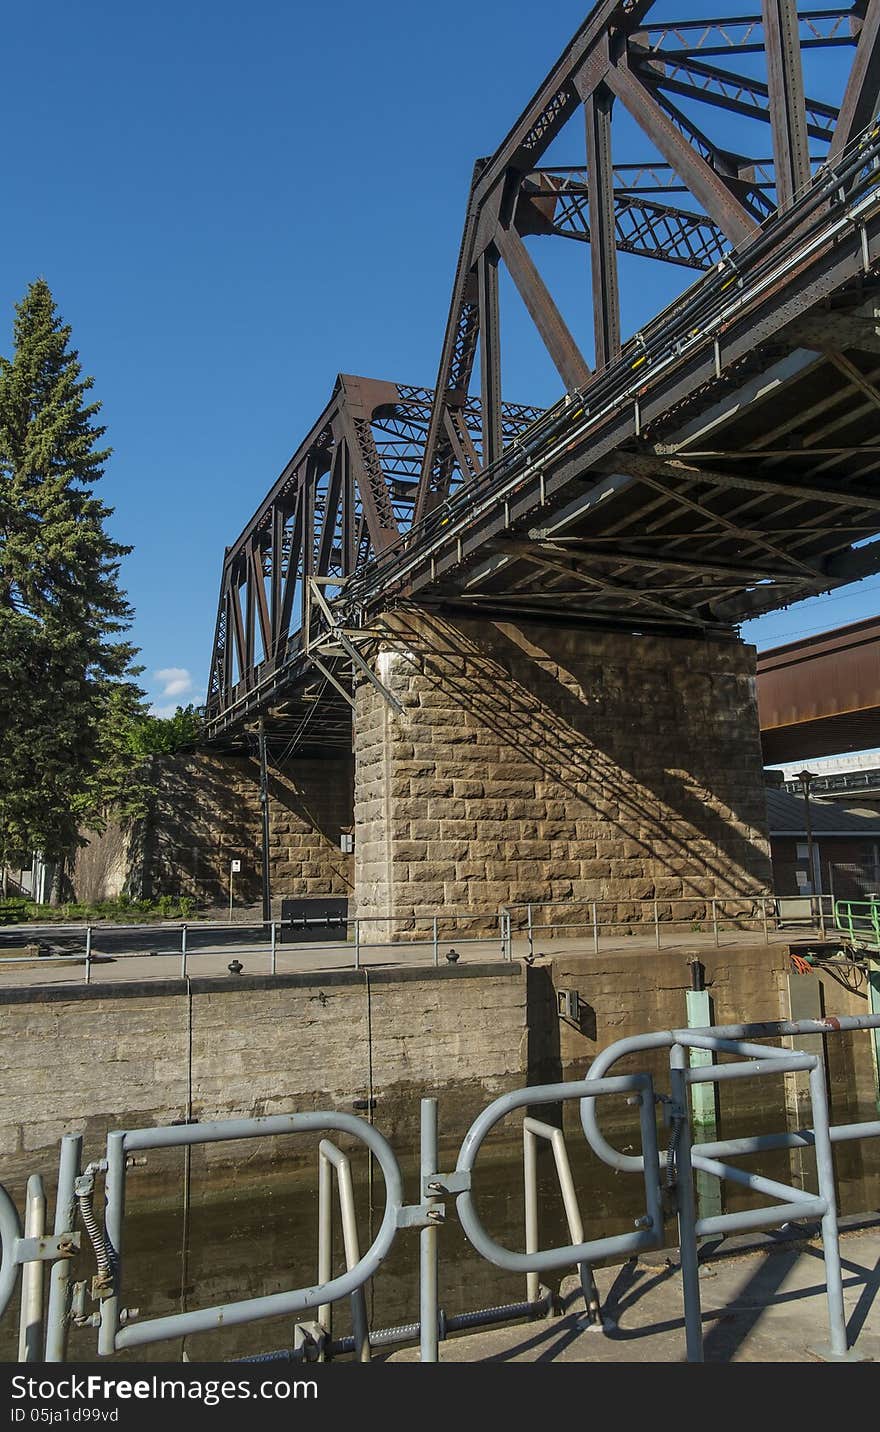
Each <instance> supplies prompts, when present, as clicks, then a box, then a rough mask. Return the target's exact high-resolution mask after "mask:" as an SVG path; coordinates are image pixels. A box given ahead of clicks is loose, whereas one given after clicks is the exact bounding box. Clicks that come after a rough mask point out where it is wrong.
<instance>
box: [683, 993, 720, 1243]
mask: <svg viewBox="0 0 880 1432" xmlns="http://www.w3.org/2000/svg"><path fill="white" fill-rule="evenodd" d="M685 1000H686V1001H687V1022H688V1029H708V1028H709V1027H710V1026H711V1024H712V996H711V995H710V994H709V991H708V990H705V989H700V990H696V989H689V990H687V991H686V992H685ZM713 1062H714V1055H713V1054H712V1052H711V1050H709V1049H691V1051H690V1065H691V1068H692V1069H696V1068H698V1067H701V1066H703V1065H705V1064H712V1063H713ZM691 1119H692V1125H693V1131H694V1133H693V1137H694V1143H695V1144H702V1143H713V1142H714V1141H715V1139H717V1137H718V1092H717V1085H715V1084H711V1083H706V1084H692V1085H691ZM696 1183H697V1212H698V1216H699V1217H700V1218H714V1217H716V1216H717V1215H719V1214H721V1212H722V1201H721V1181H720V1179H717V1178H715V1177H714V1175H713V1174H710V1173H704V1172H703V1171H702V1170H698V1171H697V1175H696Z"/></svg>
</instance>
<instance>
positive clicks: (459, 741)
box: [355, 613, 770, 929]
mask: <svg viewBox="0 0 880 1432" xmlns="http://www.w3.org/2000/svg"><path fill="white" fill-rule="evenodd" d="M387 625H388V628H389V635H388V638H387V640H386V641H385V642H384V643H383V646H382V648H381V649H380V651H379V653H378V656H377V658H376V670H377V674H378V675H379V677H380V678H381V680H382V681H383V682H384V683H385V684H386V686H388V687H389V688H390V689H391V690H392V691H393V692H394V693H395V695H396V696H397V698H398V700H399V701H400V702H401V703H402V705H403V707H404V711H403V715H402V716H400V717H398V716H396V715H395V714H394V712H393V711H392V710H391V708H390V707H389V706H388V704H387V703H386V702H384V701H383V699H382V697H381V696H380V695H379V694H378V693H377V692H376V691H375V689H374V688H373V687H372V686H370V685H362V686H360V687H359V689H358V692H357V709H356V717H355V732H356V734H355V761H356V774H355V832H356V834H355V891H356V902H357V908H358V913H359V914H360V915H361V916H363V917H369V916H370V915H376V916H384V917H391V918H392V919H393V920H394V922H395V925H396V927H397V928H399V929H405V928H406V927H407V924H408V923H409V924H411V923H412V921H413V918H414V917H417V916H418V915H419V914H420V913H421V914H424V913H426V912H429V911H432V910H437V909H440V908H444V907H445V908H446V909H447V910H450V909H463V910H487V911H491V910H497V909H498V908H499V907H500V906H502V905H506V904H510V903H516V902H526V901H534V902H538V901H559V902H563V901H570V900H592V899H600V900H606V901H608V900H610V901H614V902H618V914H619V917H620V918H621V919H626V918H628V916H629V915H630V913H631V910H630V907H631V906H632V903H633V902H637V901H640V900H653V899H655V898H656V899H660V900H666V901H669V900H672V899H678V898H682V897H687V896H688V895H689V894H691V895H694V896H696V895H698V894H703V895H705V894H716V893H717V894H729V893H740V892H745V891H759V890H761V889H763V888H766V887H767V885H768V882H769V876H770V866H769V852H768V842H767V834H766V811H765V803H764V788H763V778H762V762H761V751H760V742H759V730H758V718H757V708H756V700H755V682H754V665H755V653H754V648H752V647H747V646H745V645H744V644H743V643H741V642H739V641H734V640H731V641H726V642H720V641H710V640H703V639H673V638H664V637H657V636H641V637H638V636H630V635H618V634H613V633H602V632H594V631H588V630H584V629H578V628H573V627H571V628H562V627H549V626H544V625H540V624H538V623H527V622H510V621H483V620H468V619H458V618H455V619H452V618H445V617H440V616H434V615H431V614H426V613H395V614H393V615H392V616H390V617H388V618H387ZM632 913H634V911H633V912H632ZM681 913H682V912H681V910H679V914H681ZM557 918H559V917H558V912H557Z"/></svg>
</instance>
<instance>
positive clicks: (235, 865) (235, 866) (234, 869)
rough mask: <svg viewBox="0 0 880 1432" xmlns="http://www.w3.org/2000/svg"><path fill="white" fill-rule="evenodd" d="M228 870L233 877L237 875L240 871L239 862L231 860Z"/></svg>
mask: <svg viewBox="0 0 880 1432" xmlns="http://www.w3.org/2000/svg"><path fill="white" fill-rule="evenodd" d="M229 868H230V870H231V871H232V873H233V875H238V874H239V873H240V871H241V861H240V860H233V861H232V863H231V864H230V866H229Z"/></svg>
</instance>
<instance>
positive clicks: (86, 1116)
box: [0, 945, 876, 1207]
mask: <svg viewBox="0 0 880 1432" xmlns="http://www.w3.org/2000/svg"><path fill="white" fill-rule="evenodd" d="M689 958H691V955H690V953H689V952H688V951H687V950H686V949H681V950H669V951H662V952H658V953H657V954H656V955H655V954H650V955H649V954H644V953H638V954H627V953H625V952H623V953H611V954H603V955H600V956H596V955H593V954H578V953H576V952H573V953H570V954H565V955H560V956H557V957H554V958H552V959H551V958H548V959H539V960H537V961H536V962H535V964H534V965H533V966H531V967H529V966H527V965H524V964H520V963H518V962H517V963H513V964H510V965H504V964H501V963H500V962H499V963H496V964H494V965H492V964H477V963H474V964H467V963H463V964H461V965H458V966H456V967H444V968H440V969H438V970H433V969H432V970H416V969H413V970H400V969H376V970H372V971H335V972H334V971H330V972H324V973H315V974H300V975H282V976H277V977H276V978H274V979H271V978H268V977H261V976H247V975H244V976H240V977H238V978H232V977H225V978H206V979H191V980H190V981H189V982H186V981H180V980H168V981H149V982H137V983H135V982H133V983H131V984H112V985H104V986H101V985H100V984H95V985H92V986H77V987H68V988H64V987H62V986H58V987H46V986H43V987H39V988H30V989H25V988H22V989H3V990H0V1032H2V1036H3V1037H2V1040H0V1076H2V1081H3V1091H4V1099H3V1101H2V1105H0V1181H2V1182H3V1183H5V1184H7V1186H9V1187H10V1188H11V1189H14V1190H15V1192H16V1194H20V1192H21V1190H22V1189H23V1187H24V1182H25V1180H26V1178H27V1175H28V1174H30V1173H34V1172H40V1173H42V1174H44V1176H45V1177H46V1178H47V1179H48V1180H49V1182H50V1184H51V1183H52V1182H53V1181H54V1178H55V1173H56V1170H57V1143H58V1140H59V1139H60V1138H61V1136H62V1134H64V1133H67V1132H79V1133H82V1134H83V1135H84V1140H85V1147H84V1152H85V1156H86V1158H87V1159H91V1158H96V1157H100V1155H101V1153H102V1151H103V1148H104V1145H105V1142H106V1135H107V1131H108V1130H109V1129H113V1128H138V1127H143V1126H152V1125H154V1124H169V1123H172V1122H175V1121H177V1122H180V1121H182V1120H187V1119H193V1120H201V1121H205V1120H209V1119H215V1118H231V1117H241V1116H257V1115H263V1114H275V1113H290V1112H296V1111H297V1110H300V1111H301V1110H309V1109H340V1110H343V1111H347V1112H356V1111H358V1109H361V1110H363V1109H365V1107H366V1106H368V1104H369V1101H370V1100H371V1099H372V1100H373V1101H374V1102H373V1106H372V1109H371V1110H370V1112H369V1114H368V1115H365V1116H368V1117H370V1118H372V1120H373V1122H374V1123H375V1124H376V1126H377V1127H378V1128H379V1129H381V1130H382V1132H383V1133H384V1134H386V1135H387V1137H388V1138H390V1139H391V1141H392V1143H393V1145H394V1147H395V1149H396V1151H397V1153H398V1155H399V1156H400V1157H407V1156H412V1155H414V1154H415V1152H416V1151H417V1149H418V1120H419V1100H420V1099H421V1098H422V1097H424V1096H426V1095H433V1096H436V1097H438V1098H439V1100H440V1129H441V1137H442V1140H443V1143H444V1146H445V1148H446V1149H447V1150H449V1151H450V1156H451V1154H452V1153H453V1152H454V1150H455V1148H457V1146H458V1144H459V1143H460V1142H461V1139H462V1138H463V1136H464V1134H465V1132H466V1130H467V1128H468V1126H469V1125H470V1123H471V1121H472V1120H473V1118H474V1117H475V1116H476V1114H477V1113H478V1112H479V1111H480V1110H481V1109H482V1108H483V1107H484V1106H485V1105H486V1104H488V1103H489V1102H490V1101H491V1100H492V1099H493V1098H495V1097H496V1096H497V1095H498V1094H500V1093H503V1092H505V1091H506V1090H508V1089H512V1088H518V1087H522V1086H524V1085H527V1084H536V1083H556V1082H558V1081H559V1080H561V1079H574V1078H582V1077H584V1076H585V1075H586V1074H587V1072H588V1071H589V1068H590V1065H591V1063H592V1061H593V1059H594V1057H595V1055H596V1054H597V1053H599V1052H600V1050H602V1049H604V1048H605V1047H606V1046H607V1045H608V1044H610V1043H612V1042H613V1041H614V1040H617V1039H622V1038H626V1037H628V1036H629V1035H632V1034H639V1033H643V1032H645V1031H648V1030H650V1029H656V1028H669V1027H676V1026H681V1025H683V1024H685V1023H686V1010H685V991H686V990H687V989H688V988H689V986H690V982H691V981H690V968H689V964H688V960H689ZM700 958H701V959H702V960H703V962H704V964H705V967H706V981H707V985H708V987H709V988H710V990H711V995H712V999H713V1002H714V1018H715V1021H716V1022H717V1023H737V1022H739V1021H745V1020H773V1019H787V1018H790V1017H792V1016H794V1017H804V1006H803V1001H804V999H805V998H809V1000H811V1001H812V1004H811V1007H810V1012H811V1013H815V1014H819V1013H829V1014H830V1013H836V1014H838V1015H841V1014H856V1013H861V1012H864V1008H865V1001H864V998H863V997H862V998H860V997H859V996H858V994H857V993H853V992H851V991H849V990H845V989H843V988H841V987H840V985H839V984H838V983H836V982H834V981H833V979H832V977H831V973H830V972H829V973H828V974H825V975H822V974H821V973H820V974H814V975H810V976H799V975H791V976H789V973H788V958H787V953H786V951H785V948H784V947H782V946H772V947H768V946H766V945H755V946H742V945H738V946H736V947H733V948H731V949H729V950H725V949H720V950H705V949H704V950H701V951H700ZM560 990H568V991H576V992H577V994H578V996H579V998H580V1000H581V1002H582V1009H581V1015H580V1019H579V1022H578V1024H577V1025H574V1024H573V1023H572V1022H571V1021H569V1020H567V1019H565V1018H562V1017H560V1015H559V1012H558V1007H557V994H558V992H559V991H560ZM793 997H794V998H793ZM826 1043H827V1055H828V1066H829V1076H830V1086H831V1092H832V1101H833V1105H834V1107H835V1111H836V1115H837V1118H838V1119H842V1120H843V1121H845V1120H846V1118H847V1117H848V1116H849V1117H855V1115H853V1114H852V1113H851V1110H852V1103H851V1102H849V1103H847V1100H849V1101H852V1100H853V1099H857V1100H859V1101H861V1107H862V1113H861V1117H873V1112H872V1111H873V1108H874V1099H875V1092H874V1072H873V1058H872V1053H871V1042H870V1037H869V1036H868V1035H867V1034H857V1035H846V1036H838V1037H830V1038H829V1039H828V1040H827V1041H826ZM663 1064H664V1058H663V1057H658V1058H656V1059H648V1058H647V1057H646V1056H639V1057H638V1058H637V1059H636V1060H635V1061H634V1060H633V1059H629V1060H627V1061H626V1064H625V1065H622V1066H621V1072H625V1071H627V1070H632V1069H633V1068H635V1067H639V1068H645V1067H648V1068H652V1069H654V1070H655V1072H656V1073H657V1075H658V1088H659V1089H663V1090H665V1089H666V1088H667V1084H668V1078H667V1076H666V1075H664V1074H663V1072H662V1066H663ZM795 1077H797V1076H795ZM782 1082H783V1081H781V1080H772V1081H768V1080H757V1079H756V1080H741V1081H735V1085H734V1086H733V1087H732V1088H730V1089H728V1090H727V1091H726V1092H724V1093H723V1099H722V1111H725V1110H727V1109H729V1108H730V1107H732V1105H731V1101H733V1104H734V1105H735V1106H736V1112H737V1116H738V1117H739V1116H740V1115H743V1116H748V1117H749V1118H751V1119H752V1123H753V1125H754V1127H753V1128H752V1129H751V1131H752V1132H755V1131H757V1128H758V1126H760V1128H761V1129H762V1130H763V1129H767V1128H769V1127H784V1126H785V1121H786V1098H785V1091H784V1090H783V1088H782ZM789 1110H790V1112H791V1114H792V1118H793V1120H795V1121H798V1120H800V1119H801V1118H802V1116H803V1113H804V1110H803V1108H799V1107H798V1104H797V1101H796V1100H795V1101H794V1102H793V1103H791V1104H790V1105H789ZM603 1116H604V1118H605V1119H606V1120H607V1122H608V1126H609V1128H615V1127H625V1128H627V1129H628V1130H629V1129H630V1123H631V1119H632V1111H627V1110H626V1109H625V1108H624V1107H623V1101H621V1100H617V1101H615V1100H610V1101H609V1102H608V1108H607V1111H604V1114H603ZM768 1119H769V1123H768ZM621 1120H623V1121H624V1122H623V1123H622V1124H621V1122H620V1121H621ZM627 1120H629V1121H630V1122H626V1121H627ZM566 1126H567V1127H569V1128H570V1129H571V1130H572V1131H573V1133H574V1134H575V1136H576V1137H577V1138H578V1139H580V1134H578V1133H577V1108H576V1106H575V1105H571V1106H566ZM744 1131H749V1130H748V1129H744ZM517 1137H518V1136H517V1132H516V1130H515V1129H514V1128H513V1127H512V1126H510V1127H506V1128H503V1129H501V1130H500V1131H499V1139H500V1140H501V1141H502V1142H501V1147H502V1149H503V1150H506V1153H507V1156H509V1155H510V1152H511V1151H510V1146H509V1141H510V1140H511V1139H516V1138H517ZM505 1139H506V1140H507V1141H508V1142H507V1144H504V1142H503V1141H504V1140H505ZM304 1145H308V1148H307V1149H306V1148H304ZM487 1156H488V1157H491V1150H487ZM196 1157H197V1158H198V1161H199V1164H200V1165H201V1166H204V1167H206V1168H207V1169H210V1168H211V1167H213V1166H216V1167H217V1168H218V1170H219V1169H222V1168H224V1167H226V1168H235V1167H238V1168H240V1170H241V1171H242V1175H243V1176H245V1175H246V1176H248V1177H250V1176H251V1175H254V1176H256V1175H258V1174H259V1172H260V1170H261V1169H268V1168H270V1167H273V1166H274V1165H276V1164H277V1162H278V1160H279V1159H282V1160H283V1162H284V1167H285V1169H287V1170H288V1171H290V1170H291V1169H296V1168H297V1167H298V1166H302V1167H304V1168H306V1169H307V1170H308V1172H309V1176H310V1177H311V1176H312V1175H313V1173H314V1148H313V1144H312V1143H311V1142H310V1141H309V1140H305V1141H297V1140H289V1139H287V1140H284V1141H283V1143H282V1144H278V1143H275V1144H274V1145H273V1144H272V1143H271V1142H270V1141H268V1140H260V1141H257V1142H253V1143H248V1144H247V1145H241V1146H238V1147H236V1146H235V1145H232V1144H227V1145H215V1146H214V1147H213V1148H209V1147H206V1148H205V1149H203V1150H197V1151H196V1154H194V1158H196ZM298 1159H299V1160H300V1165H298V1164H297V1160H298ZM179 1172H180V1169H179V1154H176V1153H175V1154H169V1155H167V1156H165V1155H162V1154H157V1155H155V1156H154V1155H152V1154H151V1156H150V1159H149V1163H148V1165H147V1168H146V1169H143V1170H138V1173H137V1183H136V1188H135V1190H134V1192H135V1193H136V1194H137V1196H138V1197H144V1198H150V1199H152V1198H155V1199H158V1200H161V1199H162V1198H164V1197H166V1196H167V1197H171V1196H176V1191H177V1190H178V1188H179V1185H178V1183H177V1179H178V1177H179ZM222 1184H223V1178H222V1177H221V1180H220V1186H221V1187H222ZM874 1191H875V1192H876V1189H875V1190H874ZM872 1197H873V1195H871V1194H870V1191H866V1193H865V1198H866V1200H868V1201H867V1202H865V1203H864V1204H863V1205H861V1206H864V1207H868V1206H869V1203H870V1201H871V1198H872Z"/></svg>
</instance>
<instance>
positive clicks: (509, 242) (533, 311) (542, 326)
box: [480, 226, 590, 462]
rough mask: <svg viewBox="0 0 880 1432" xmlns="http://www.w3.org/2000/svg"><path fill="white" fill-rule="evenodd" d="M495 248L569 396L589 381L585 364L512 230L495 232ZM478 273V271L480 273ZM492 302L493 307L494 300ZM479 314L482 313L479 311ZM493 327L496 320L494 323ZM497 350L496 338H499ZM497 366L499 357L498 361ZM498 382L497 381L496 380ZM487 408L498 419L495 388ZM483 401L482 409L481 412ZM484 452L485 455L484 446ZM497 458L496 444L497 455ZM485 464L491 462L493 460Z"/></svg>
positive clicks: (489, 341) (514, 231) (587, 365)
mask: <svg viewBox="0 0 880 1432" xmlns="http://www.w3.org/2000/svg"><path fill="white" fill-rule="evenodd" d="M495 246H496V248H497V250H498V252H499V254H500V255H501V258H502V259H503V260H504V263H505V265H506V267H507V271H508V273H509V274H510V276H511V278H512V279H513V281H514V283H515V284H516V287H517V291H518V293H519V296H520V298H521V299H522V301H523V303H524V304H525V306H526V308H527V309H528V312H529V316H530V318H531V320H532V322H533V323H534V325H535V327H536V328H537V330H538V333H539V334H540V336H541V341H542V343H543V344H544V347H545V348H546V349H547V352H548V353H549V354H550V357H551V359H552V360H553V366H554V368H555V369H556V371H557V373H558V374H559V376H560V378H561V379H562V381H563V383H564V384H565V388H566V391H568V392H571V391H572V390H573V389H575V388H581V387H583V386H585V385H586V383H587V382H588V381H589V378H590V368H589V364H588V363H587V362H586V360H585V358H584V356H583V354H582V353H581V351H580V349H579V348H578V346H577V344H576V343H575V341H574V339H573V338H572V336H571V333H570V331H569V329H568V327H567V325H566V323H565V320H564V318H563V317H562V315H561V313H560V312H559V309H558V308H557V307H556V304H555V303H554V302H553V299H552V298H551V296H550V294H549V292H548V291H547V288H546V286H545V284H544V281H543V279H542V278H541V275H540V274H539V273H538V270H537V268H536V267H535V265H534V263H533V262H532V258H531V255H530V254H529V252H528V250H527V248H526V246H525V244H524V243H523V241H522V239H521V238H520V236H519V234H518V233H517V232H516V230H515V229H513V228H509V229H505V228H504V227H503V226H499V228H498V229H497V230H496V232H495ZM480 262H481V265H483V264H485V263H488V262H491V260H489V259H488V258H487V257H486V256H484V258H483V259H481V260H480ZM481 272H482V269H481ZM492 302H494V303H495V304H496V305H497V298H493V300H492ZM481 311H485V310H482V309H481ZM495 321H496V323H497V319H496V320H495ZM480 331H481V333H484V334H488V329H487V328H484V326H483V324H482V323H481V325H480ZM492 342H493V339H492V337H491V336H489V337H488V341H487V342H486V344H485V347H486V349H487V360H488V353H489V351H490V345H491V343H492ZM499 347H500V335H499ZM498 363H499V366H500V354H499V360H498ZM499 381H500V380H499ZM490 391H491V393H492V396H491V404H492V405H494V404H496V403H497V405H498V410H499V415H500V404H501V391H500V386H499V388H498V393H497V396H496V394H495V392H494V389H490ZM485 407H486V405H485V398H484V409H485ZM491 411H492V408H491V406H490V407H489V408H488V409H486V415H487V417H488V418H489V421H491ZM484 449H485V450H486V451H488V448H487V447H486V445H485V443H484ZM495 456H500V440H499V448H498V452H497V453H495ZM489 461H490V462H491V461H494V457H493V458H490V459H489Z"/></svg>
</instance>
